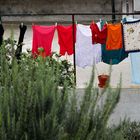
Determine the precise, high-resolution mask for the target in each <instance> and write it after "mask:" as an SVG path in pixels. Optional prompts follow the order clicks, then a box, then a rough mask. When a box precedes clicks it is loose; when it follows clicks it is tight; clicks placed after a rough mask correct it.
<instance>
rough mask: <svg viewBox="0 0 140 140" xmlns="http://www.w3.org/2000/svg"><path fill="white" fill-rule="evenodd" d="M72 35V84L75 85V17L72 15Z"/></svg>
mask: <svg viewBox="0 0 140 140" xmlns="http://www.w3.org/2000/svg"><path fill="white" fill-rule="evenodd" d="M72 28H73V30H72V34H73V52H74V53H73V63H74V82H75V85H76V61H75V56H76V53H75V15H74V14H72Z"/></svg>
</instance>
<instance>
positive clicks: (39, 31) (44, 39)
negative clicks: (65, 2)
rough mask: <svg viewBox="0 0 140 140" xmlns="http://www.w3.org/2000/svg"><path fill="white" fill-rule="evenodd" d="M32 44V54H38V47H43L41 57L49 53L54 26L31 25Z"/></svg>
mask: <svg viewBox="0 0 140 140" xmlns="http://www.w3.org/2000/svg"><path fill="white" fill-rule="evenodd" d="M32 29H33V44H32V54H33V55H34V56H36V55H39V52H38V48H44V52H43V53H42V54H43V57H44V56H50V55H51V48H52V40H53V37H54V32H55V26H38V25H33V26H32Z"/></svg>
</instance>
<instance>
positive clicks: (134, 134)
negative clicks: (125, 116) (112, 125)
mask: <svg viewBox="0 0 140 140" xmlns="http://www.w3.org/2000/svg"><path fill="white" fill-rule="evenodd" d="M123 135H124V138H125V139H126V140H140V123H137V122H127V123H126V125H125V127H124V128H123Z"/></svg>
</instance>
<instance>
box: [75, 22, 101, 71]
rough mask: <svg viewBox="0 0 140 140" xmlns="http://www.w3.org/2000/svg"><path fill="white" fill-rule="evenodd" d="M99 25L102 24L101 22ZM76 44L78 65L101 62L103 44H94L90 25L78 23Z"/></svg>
mask: <svg viewBox="0 0 140 140" xmlns="http://www.w3.org/2000/svg"><path fill="white" fill-rule="evenodd" d="M98 25H99V26H100V23H98ZM75 46H76V47H75V52H76V65H77V66H79V67H82V68H84V67H86V66H93V65H94V64H96V63H98V62H101V45H100V44H94V45H93V44H92V33H91V29H90V26H86V25H81V24H78V25H77V32H76V45H75Z"/></svg>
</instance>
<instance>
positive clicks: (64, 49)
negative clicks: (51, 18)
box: [57, 25, 76, 55]
mask: <svg viewBox="0 0 140 140" xmlns="http://www.w3.org/2000/svg"><path fill="white" fill-rule="evenodd" d="M57 31H58V43H59V45H60V55H65V54H66V53H67V54H68V55H72V54H73V50H74V48H73V26H72V25H69V26H63V25H57ZM75 37H76V26H74V38H75ZM74 42H75V40H74Z"/></svg>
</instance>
